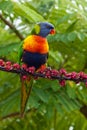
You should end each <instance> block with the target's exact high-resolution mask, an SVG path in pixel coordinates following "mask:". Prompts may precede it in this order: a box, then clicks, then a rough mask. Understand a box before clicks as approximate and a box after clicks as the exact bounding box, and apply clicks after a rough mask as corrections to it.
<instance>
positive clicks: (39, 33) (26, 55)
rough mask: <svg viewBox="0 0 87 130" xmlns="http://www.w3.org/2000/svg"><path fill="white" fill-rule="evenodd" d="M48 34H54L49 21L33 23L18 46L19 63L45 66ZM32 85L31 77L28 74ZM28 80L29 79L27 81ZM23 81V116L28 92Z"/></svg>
mask: <svg viewBox="0 0 87 130" xmlns="http://www.w3.org/2000/svg"><path fill="white" fill-rule="evenodd" d="M49 34H55V27H54V25H53V24H52V23H49V22H38V23H36V24H35V26H34V28H33V30H32V31H31V34H30V35H29V36H27V37H26V38H25V39H24V41H23V42H22V44H21V46H20V51H19V59H18V62H19V64H20V63H21V62H22V63H25V64H26V65H27V67H35V70H36V71H37V70H38V69H40V68H43V67H45V64H46V63H47V59H48V54H49V45H48V41H47V36H48V35H49ZM30 80H31V83H29V86H32V83H33V77H32V76H30ZM29 82H30V81H29ZM26 88H27V87H26V86H25V85H24V81H23V80H22V99H21V115H22V116H23V114H24V111H25V107H26V103H27V100H28V96H29V93H30V91H29V92H27V90H26Z"/></svg>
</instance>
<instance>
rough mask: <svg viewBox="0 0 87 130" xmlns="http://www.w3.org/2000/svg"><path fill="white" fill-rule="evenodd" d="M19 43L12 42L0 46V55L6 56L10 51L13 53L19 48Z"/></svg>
mask: <svg viewBox="0 0 87 130" xmlns="http://www.w3.org/2000/svg"><path fill="white" fill-rule="evenodd" d="M17 47H18V43H11V44H8V45H5V46H2V47H1V46H0V56H6V55H7V54H8V53H11V52H13V51H15V49H17Z"/></svg>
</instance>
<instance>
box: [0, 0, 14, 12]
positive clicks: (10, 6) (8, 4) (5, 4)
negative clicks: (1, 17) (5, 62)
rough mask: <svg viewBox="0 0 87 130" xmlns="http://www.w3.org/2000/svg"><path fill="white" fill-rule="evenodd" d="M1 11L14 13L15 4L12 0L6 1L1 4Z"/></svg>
mask: <svg viewBox="0 0 87 130" xmlns="http://www.w3.org/2000/svg"><path fill="white" fill-rule="evenodd" d="M0 10H2V11H3V12H5V13H11V12H12V11H13V4H12V2H11V1H10V0H8V1H7V0H4V1H2V0H1V2H0Z"/></svg>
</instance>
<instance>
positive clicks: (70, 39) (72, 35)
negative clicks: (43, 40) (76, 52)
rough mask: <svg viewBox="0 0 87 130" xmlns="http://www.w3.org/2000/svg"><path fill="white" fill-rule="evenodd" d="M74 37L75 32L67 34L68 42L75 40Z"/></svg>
mask: <svg viewBox="0 0 87 130" xmlns="http://www.w3.org/2000/svg"><path fill="white" fill-rule="evenodd" d="M76 37H77V34H76V32H70V33H69V34H68V40H69V41H70V42H72V41H75V40H76Z"/></svg>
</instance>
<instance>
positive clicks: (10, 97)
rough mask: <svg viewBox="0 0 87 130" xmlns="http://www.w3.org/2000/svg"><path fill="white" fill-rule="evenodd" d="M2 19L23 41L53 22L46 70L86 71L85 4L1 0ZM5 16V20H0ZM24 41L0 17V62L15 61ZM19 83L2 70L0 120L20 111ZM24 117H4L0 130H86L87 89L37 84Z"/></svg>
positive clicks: (77, 0) (69, 84)
mask: <svg viewBox="0 0 87 130" xmlns="http://www.w3.org/2000/svg"><path fill="white" fill-rule="evenodd" d="M0 15H2V16H3V17H4V19H6V20H7V21H9V22H10V23H12V25H14V26H15V28H16V29H17V30H18V32H20V33H21V35H22V36H23V37H24V38H25V37H26V36H28V35H29V33H30V32H31V30H32V28H33V26H34V24H35V23H36V22H39V21H48V22H51V23H53V24H54V26H55V29H56V35H55V36H48V41H49V46H50V52H49V59H48V66H51V67H52V68H56V69H60V68H65V69H66V70H67V71H68V72H72V71H76V72H79V71H84V72H85V73H86V72H87V0H44V1H43V0H0ZM0 18H1V16H0ZM20 42H21V40H20V38H19V37H18V35H16V33H15V32H14V30H13V29H11V28H9V27H8V26H7V25H6V23H4V22H3V20H2V19H0V58H2V59H4V60H6V61H7V60H11V61H12V62H17V55H18V48H19V45H20ZM20 87H21V85H20V79H19V76H17V75H16V74H8V73H6V72H0V118H2V117H6V116H7V115H9V114H11V113H16V112H18V111H20ZM27 110H28V112H27V114H26V116H25V117H24V119H20V118H19V117H13V118H12V117H9V118H4V119H3V120H1V121H0V130H20V129H22V130H87V120H86V118H87V88H86V87H85V86H84V85H83V84H82V83H80V84H77V85H76V84H75V83H74V82H69V81H68V82H67V84H66V86H65V87H60V86H59V84H58V82H57V81H50V80H47V79H39V80H37V81H35V82H34V87H33V89H32V92H31V96H30V99H29V101H28V104H27V108H26V111H27Z"/></svg>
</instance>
